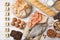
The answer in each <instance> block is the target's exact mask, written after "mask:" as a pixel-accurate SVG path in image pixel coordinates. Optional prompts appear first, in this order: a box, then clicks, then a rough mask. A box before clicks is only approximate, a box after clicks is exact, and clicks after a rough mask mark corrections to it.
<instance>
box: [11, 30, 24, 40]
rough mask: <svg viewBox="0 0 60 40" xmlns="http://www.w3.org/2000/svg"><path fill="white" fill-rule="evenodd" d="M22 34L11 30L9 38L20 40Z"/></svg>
mask: <svg viewBox="0 0 60 40" xmlns="http://www.w3.org/2000/svg"><path fill="white" fill-rule="evenodd" d="M22 35H23V34H22V33H21V32H19V31H15V30H12V32H11V34H10V36H12V37H13V38H14V39H15V40H20V39H21V37H22Z"/></svg>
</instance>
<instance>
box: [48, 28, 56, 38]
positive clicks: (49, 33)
mask: <svg viewBox="0 0 60 40" xmlns="http://www.w3.org/2000/svg"><path fill="white" fill-rule="evenodd" d="M47 35H48V37H50V38H54V37H56V33H55V31H54V30H52V29H49V30H48V31H47Z"/></svg>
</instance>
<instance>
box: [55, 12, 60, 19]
mask: <svg viewBox="0 0 60 40" xmlns="http://www.w3.org/2000/svg"><path fill="white" fill-rule="evenodd" d="M54 19H55V20H56V19H58V20H60V12H59V13H57V15H55V16H54Z"/></svg>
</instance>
